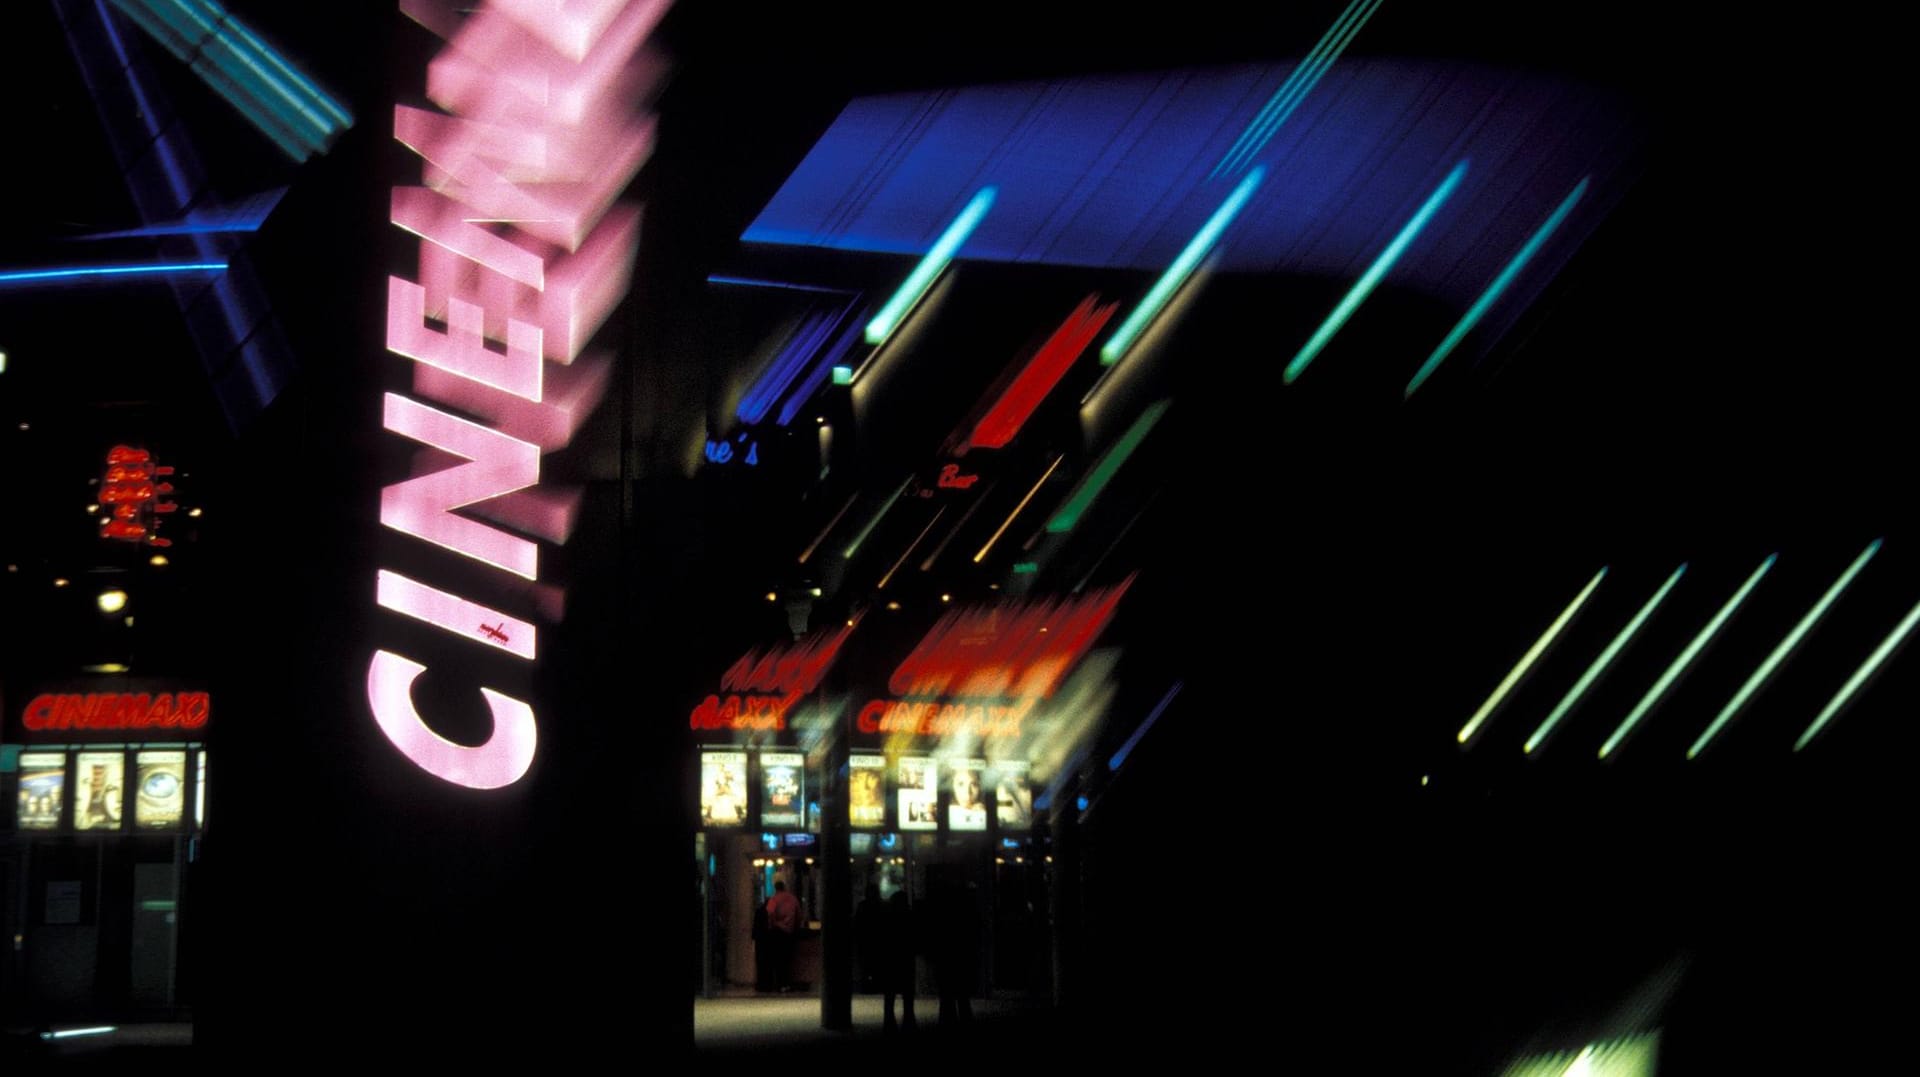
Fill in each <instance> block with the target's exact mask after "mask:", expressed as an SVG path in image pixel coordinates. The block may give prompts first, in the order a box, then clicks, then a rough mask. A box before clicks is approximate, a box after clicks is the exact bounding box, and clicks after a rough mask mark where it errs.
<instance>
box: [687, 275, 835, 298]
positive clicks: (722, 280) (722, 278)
mask: <svg viewBox="0 0 1920 1077" xmlns="http://www.w3.org/2000/svg"><path fill="white" fill-rule="evenodd" d="M707 283H708V284H732V285H737V286H739V287H742V288H781V289H785V290H787V291H793V292H821V293H824V294H826V295H853V294H854V293H853V292H850V291H848V290H847V289H845V288H825V287H822V286H820V285H817V284H795V283H793V282H792V281H784V280H763V279H761V278H759V277H729V276H726V275H724V274H719V273H710V274H708V275H707Z"/></svg>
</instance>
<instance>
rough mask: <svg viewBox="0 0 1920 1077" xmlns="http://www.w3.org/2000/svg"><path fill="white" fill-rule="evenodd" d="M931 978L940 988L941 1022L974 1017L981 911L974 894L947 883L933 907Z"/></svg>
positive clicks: (962, 1021)
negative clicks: (974, 902) (975, 906)
mask: <svg viewBox="0 0 1920 1077" xmlns="http://www.w3.org/2000/svg"><path fill="white" fill-rule="evenodd" d="M932 918H933V979H934V982H935V983H936V984H938V985H939V988H940V1025H941V1027H942V1028H949V1027H955V1026H959V1025H964V1024H966V1023H968V1022H970V1021H972V1020H973V981H974V970H975V969H976V968H978V967H979V964H980V914H979V910H977V909H975V908H974V904H973V895H972V894H971V893H969V892H968V891H967V890H965V889H963V888H962V887H960V886H959V885H957V884H954V883H948V884H947V885H945V886H943V887H942V888H941V889H940V890H939V892H937V893H936V895H935V898H934V902H933V909H932Z"/></svg>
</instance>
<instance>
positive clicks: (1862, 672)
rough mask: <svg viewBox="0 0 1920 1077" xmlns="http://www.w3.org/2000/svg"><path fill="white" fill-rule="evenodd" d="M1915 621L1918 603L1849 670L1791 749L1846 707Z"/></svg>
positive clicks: (1804, 743)
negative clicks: (1855, 666) (1833, 694)
mask: <svg viewBox="0 0 1920 1077" xmlns="http://www.w3.org/2000/svg"><path fill="white" fill-rule="evenodd" d="M1916 622H1920V605H1916V606H1914V607H1913V609H1911V610H1909V611H1908V612H1907V616H1906V619H1905V620H1902V621H1901V622H1900V624H1899V625H1898V626H1897V627H1895V628H1894V630H1893V631H1892V632H1890V633H1888V634H1887V638H1886V639H1884V640H1882V641H1881V643H1880V646H1878V647H1875V648H1874V650H1873V653H1872V654H1870V655H1868V656H1867V660H1866V661H1865V662H1862V663H1861V664H1860V668H1859V669H1857V670H1854V671H1853V676H1851V677H1848V678H1847V683H1845V684H1843V685H1841V686H1840V691H1839V692H1838V693H1837V694H1836V695H1835V696H1834V697H1833V700H1832V702H1830V703H1828V704H1827V705H1826V708H1825V709H1824V710H1822V711H1821V712H1820V716H1819V717H1818V718H1815V719H1814V720H1813V724H1812V725H1810V726H1808V727H1807V731H1806V732H1805V733H1802V734H1800V739H1799V740H1797V741H1794V742H1793V750H1794V751H1796V752H1797V751H1799V750H1800V749H1802V748H1805V747H1806V746H1807V745H1808V744H1810V743H1812V741H1813V738H1815V737H1817V736H1819V735H1820V731H1821V730H1822V729H1825V728H1826V726H1827V723H1828V722H1830V721H1832V720H1833V718H1834V716H1835V715H1837V714H1839V713H1840V711H1841V710H1842V709H1843V708H1845V707H1846V705H1847V701H1848V700H1850V699H1852V698H1853V694H1854V693H1855V692H1858V691H1859V690H1860V686H1861V685H1863V684H1865V683H1867V678H1869V677H1871V676H1873V673H1874V671H1875V670H1877V669H1879V668H1880V663H1882V662H1885V661H1886V660H1887V656H1888V655H1891V654H1892V653H1893V652H1894V651H1895V650H1897V649H1898V648H1899V646H1900V644H1901V643H1903V642H1905V641H1906V638H1907V633H1909V632H1912V631H1913V626H1914V624H1915V623H1916Z"/></svg>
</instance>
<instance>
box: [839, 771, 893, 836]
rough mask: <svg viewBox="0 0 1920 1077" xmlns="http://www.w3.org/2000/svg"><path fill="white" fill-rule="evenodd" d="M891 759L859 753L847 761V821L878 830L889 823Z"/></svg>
mask: <svg viewBox="0 0 1920 1077" xmlns="http://www.w3.org/2000/svg"><path fill="white" fill-rule="evenodd" d="M886 776H887V760H886V757H885V756H879V755H856V756H853V757H851V758H850V759H848V760H847V821H848V823H849V825H851V826H855V827H861V828H865V829H877V828H879V827H883V826H886V825H887V794H886V786H887V782H886Z"/></svg>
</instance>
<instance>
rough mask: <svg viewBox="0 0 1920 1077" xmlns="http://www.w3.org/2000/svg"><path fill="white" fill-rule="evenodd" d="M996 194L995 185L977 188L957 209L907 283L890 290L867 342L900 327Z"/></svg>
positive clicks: (869, 329)
mask: <svg viewBox="0 0 1920 1077" xmlns="http://www.w3.org/2000/svg"><path fill="white" fill-rule="evenodd" d="M998 193H999V191H998V189H997V188H994V187H982V188H980V193H979V194H976V195H974V196H973V200H972V201H971V202H968V203H967V207H966V208H965V209H963V210H961V211H960V215H959V216H958V217H955V218H954V219H953V223H952V224H950V225H948V226H947V230H946V231H945V232H942V233H940V238H939V239H937V240H935V241H934V244H933V249H932V250H930V251H928V252H927V256H926V257H925V258H922V259H920V264H919V265H917V266H915V267H914V270H913V272H912V273H911V274H909V275H908V276H907V280H906V283H904V284H902V285H901V286H900V290H899V291H897V292H895V293H893V298H892V299H889V300H887V305H886V306H884V307H881V308H880V313H879V314H878V315H876V316H875V317H874V319H873V320H872V321H870V322H868V323H867V343H868V344H879V343H880V342H882V341H884V340H886V339H887V337H889V336H891V335H892V334H893V331H894V330H895V329H897V328H899V326H900V323H901V321H903V320H905V318H906V316H907V313H908V312H909V311H911V310H912V309H913V305H914V304H915V303H918V302H920V297H921V296H923V295H925V294H927V289H928V288H931V287H932V286H933V282H934V279H935V278H936V277H938V276H940V272H941V270H944V269H946V268H947V263H948V262H951V261H953V256H954V253H955V252H957V251H958V250H959V249H960V245H961V244H962V243H965V242H966V241H967V237H968V236H969V235H972V234H973V230H974V229H975V228H977V227H979V226H980V221H981V219H982V218H984V217H985V216H986V215H987V210H988V209H990V208H992V206H993V199H994V196H995V195H996V194H998Z"/></svg>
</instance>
